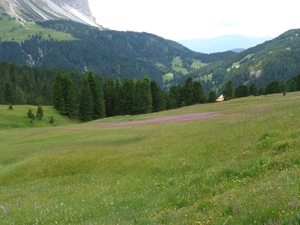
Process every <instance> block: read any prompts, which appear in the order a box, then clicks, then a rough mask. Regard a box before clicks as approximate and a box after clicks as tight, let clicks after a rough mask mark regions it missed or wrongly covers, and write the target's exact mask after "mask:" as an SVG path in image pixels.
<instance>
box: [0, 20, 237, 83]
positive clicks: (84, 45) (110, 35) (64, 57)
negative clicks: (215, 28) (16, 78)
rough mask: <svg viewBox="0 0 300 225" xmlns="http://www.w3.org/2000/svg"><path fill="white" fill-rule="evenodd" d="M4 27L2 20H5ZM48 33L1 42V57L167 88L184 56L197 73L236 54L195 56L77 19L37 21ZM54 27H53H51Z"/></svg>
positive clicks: (148, 37)
mask: <svg viewBox="0 0 300 225" xmlns="http://www.w3.org/2000/svg"><path fill="white" fill-rule="evenodd" d="M0 23H1V20H0ZM37 24H38V25H39V26H40V27H41V28H42V29H43V32H37V33H36V34H35V35H31V36H30V39H29V40H24V41H22V42H21V43H20V44H18V43H16V42H13V41H3V42H0V59H2V60H6V61H8V62H14V63H16V64H18V65H34V66H38V67H41V68H47V67H49V66H52V67H58V68H61V69H69V70H72V71H79V72H86V71H88V70H92V71H93V72H94V73H96V74H97V75H98V76H105V77H109V76H111V77H114V78H120V79H123V78H125V77H130V78H136V79H141V78H143V77H144V76H146V75H148V76H149V77H150V78H151V79H154V80H156V81H157V82H158V83H159V84H160V85H161V86H162V85H163V79H162V76H163V75H164V74H166V73H168V72H171V71H172V61H173V60H174V58H175V57H180V58H181V59H182V60H183V62H184V67H185V68H187V69H188V70H192V67H191V64H192V60H193V59H194V60H200V61H202V62H204V63H211V62H214V61H217V60H220V59H224V58H227V57H228V56H229V55H232V54H234V53H233V52H226V53H218V54H209V55H208V54H201V53H195V52H193V51H191V50H189V49H187V48H185V47H183V46H182V45H180V44H178V43H176V42H173V41H170V40H165V39H163V38H161V37H158V36H156V35H152V34H148V33H138V32H119V31H111V30H104V31H101V30H99V29H98V28H95V27H91V26H87V25H84V24H81V23H76V22H72V21H57V20H55V21H46V22H37ZM50 28H51V29H50ZM45 29H46V30H47V29H48V30H49V32H50V31H51V30H56V31H60V32H61V33H65V34H66V35H69V34H71V35H72V36H73V38H74V39H76V40H65V41H64V40H62V41H56V39H54V38H52V37H51V33H49V35H48V37H47V39H45V37H44V36H43V35H44V33H45Z"/></svg>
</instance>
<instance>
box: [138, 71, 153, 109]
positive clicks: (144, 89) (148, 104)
mask: <svg viewBox="0 0 300 225" xmlns="http://www.w3.org/2000/svg"><path fill="white" fill-rule="evenodd" d="M140 95H141V96H140V100H141V103H140V113H151V111H152V97H151V87H150V79H149V77H148V76H146V77H144V79H143V80H142V81H141V87H140Z"/></svg>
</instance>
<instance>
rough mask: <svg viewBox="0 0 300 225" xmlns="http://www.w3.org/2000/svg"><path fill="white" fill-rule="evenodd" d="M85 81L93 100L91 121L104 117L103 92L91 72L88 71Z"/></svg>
mask: <svg viewBox="0 0 300 225" xmlns="http://www.w3.org/2000/svg"><path fill="white" fill-rule="evenodd" d="M86 79H87V81H88V82H89V86H90V91H91V94H92V100H93V119H94V120H96V119H100V118H103V117H105V104H104V97H103V91H102V88H101V86H100V83H99V80H98V79H97V77H96V76H95V75H94V74H93V72H91V71H89V72H88V73H87V75H86Z"/></svg>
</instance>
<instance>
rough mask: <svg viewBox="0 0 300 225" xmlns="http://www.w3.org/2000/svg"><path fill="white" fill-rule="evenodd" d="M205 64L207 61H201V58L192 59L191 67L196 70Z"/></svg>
mask: <svg viewBox="0 0 300 225" xmlns="http://www.w3.org/2000/svg"><path fill="white" fill-rule="evenodd" d="M206 65H207V63H203V62H201V60H196V59H194V60H193V63H192V65H191V67H192V68H194V69H196V70H197V69H201V68H202V67H204V66H206Z"/></svg>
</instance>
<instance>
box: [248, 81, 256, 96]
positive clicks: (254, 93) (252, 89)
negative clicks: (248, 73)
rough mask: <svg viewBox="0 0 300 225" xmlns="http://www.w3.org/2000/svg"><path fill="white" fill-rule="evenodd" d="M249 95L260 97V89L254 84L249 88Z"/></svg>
mask: <svg viewBox="0 0 300 225" xmlns="http://www.w3.org/2000/svg"><path fill="white" fill-rule="evenodd" d="M249 95H253V96H257V95H258V89H257V87H256V84H255V83H252V84H251V85H250V87H249Z"/></svg>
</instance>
